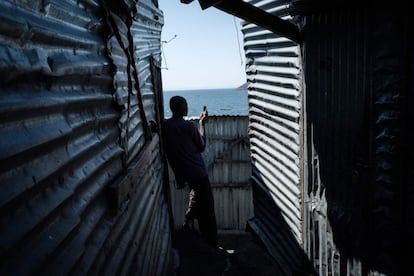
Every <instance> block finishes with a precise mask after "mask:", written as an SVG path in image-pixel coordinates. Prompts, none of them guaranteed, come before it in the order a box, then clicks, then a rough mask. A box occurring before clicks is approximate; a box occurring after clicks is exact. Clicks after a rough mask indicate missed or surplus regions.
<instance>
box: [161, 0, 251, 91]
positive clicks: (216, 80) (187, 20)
mask: <svg viewBox="0 0 414 276" xmlns="http://www.w3.org/2000/svg"><path fill="white" fill-rule="evenodd" d="M158 3H159V8H160V9H161V10H162V11H163V13H164V27H163V29H162V33H161V40H162V41H164V42H163V43H162V51H163V53H162V68H163V69H162V71H161V73H162V81H163V89H164V90H187V89H214V88H237V87H239V86H240V85H242V84H244V83H245V82H246V73H245V58H244V50H243V35H242V33H241V24H240V19H238V18H236V17H234V16H233V15H230V14H227V13H225V12H222V11H220V10H218V9H216V8H214V7H211V8H208V9H205V10H202V9H201V7H200V5H199V3H198V1H197V0H194V1H193V2H192V3H190V4H182V3H181V2H180V0H159V1H158Z"/></svg>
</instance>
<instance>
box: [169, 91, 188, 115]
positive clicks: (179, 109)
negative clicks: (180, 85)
mask: <svg viewBox="0 0 414 276" xmlns="http://www.w3.org/2000/svg"><path fill="white" fill-rule="evenodd" d="M170 108H171V111H172V113H173V117H184V116H187V112H188V106H187V101H186V100H185V99H184V98H183V97H181V96H174V97H172V98H171V99H170Z"/></svg>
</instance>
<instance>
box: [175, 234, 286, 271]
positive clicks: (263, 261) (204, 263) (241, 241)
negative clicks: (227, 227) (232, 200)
mask: <svg viewBox="0 0 414 276" xmlns="http://www.w3.org/2000/svg"><path fill="white" fill-rule="evenodd" d="M218 238H219V249H214V248H212V247H210V246H208V245H207V244H205V243H204V242H203V240H202V239H201V237H200V235H199V233H198V232H189V231H185V230H177V231H175V232H174V233H173V247H174V250H175V253H176V263H177V266H178V267H177V269H176V274H175V275H176V276H190V275H191V276H216V275H219V276H248V275H249V276H250V275H251V276H275V275H282V273H280V270H279V267H278V265H277V263H276V262H275V261H273V259H272V258H271V257H270V256H269V254H268V253H267V251H266V249H265V248H264V247H263V245H262V244H261V242H260V241H259V240H258V239H257V238H256V237H255V236H253V235H252V234H251V233H249V232H234V231H219V235H218Z"/></svg>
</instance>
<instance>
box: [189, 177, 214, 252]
mask: <svg viewBox="0 0 414 276" xmlns="http://www.w3.org/2000/svg"><path fill="white" fill-rule="evenodd" d="M189 186H190V193H189V201H188V209H187V211H186V213H185V217H186V219H187V220H189V219H195V218H197V219H198V225H199V227H200V233H201V235H202V237H203V238H204V239H205V241H206V242H207V243H208V244H210V245H212V246H217V223H216V215H215V213H214V198H213V192H212V190H211V186H210V181H209V179H208V177H207V176H206V177H203V178H201V179H199V180H198V181H196V182H194V183H189Z"/></svg>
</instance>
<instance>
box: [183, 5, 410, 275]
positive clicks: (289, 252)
mask: <svg viewBox="0 0 414 276" xmlns="http://www.w3.org/2000/svg"><path fill="white" fill-rule="evenodd" d="M181 2H191V1H185V0H182V1H181ZM199 3H200V5H201V7H202V8H203V9H205V8H209V7H211V6H214V7H215V8H218V9H220V10H222V11H224V12H227V13H230V14H233V15H235V16H238V17H240V18H242V19H244V23H243V33H244V50H245V54H246V59H247V62H246V63H247V64H246V72H247V78H248V89H249V137H250V150H251V161H252V167H253V172H252V180H253V182H254V183H253V199H254V218H252V219H251V220H249V226H250V228H251V229H252V230H253V231H254V232H256V233H257V234H258V235H259V236H260V237H261V239H262V241H263V242H264V244H265V245H266V246H267V248H268V249H269V252H270V253H271V254H272V255H273V257H274V258H275V260H276V261H277V262H278V263H279V265H280V275H302V274H304V273H308V272H311V269H310V266H309V263H308V261H310V263H311V266H313V267H314V269H315V270H316V273H317V274H318V275H376V274H378V273H384V274H387V275H406V274H403V273H404V272H406V271H412V268H411V264H410V260H411V259H412V256H413V253H412V248H413V241H414V239H413V231H412V228H413V222H414V220H413V215H414V213H413V207H412V204H411V203H412V202H413V185H412V171H413V170H412V169H410V167H409V165H408V164H409V160H410V159H412V157H413V150H412V148H413V147H412V146H411V145H410V142H411V141H413V132H412V127H411V126H410V125H411V123H410V122H412V119H413V111H412V110H413V96H412V94H413V69H412V68H413V64H414V63H413V62H414V60H413V55H412V51H411V47H412V38H413V31H412V28H410V27H409V26H410V25H409V22H410V20H409V19H410V15H409V10H410V9H409V8H408V6H407V4H406V3H405V2H404V1H394V2H392V3H391V2H382V1H362V2H361V1H318V0H281V1H278V0H247V1H234V0H233V1H231V0H222V1H214V0H210V1H207V0H199ZM410 183H411V184H410ZM410 268H411V269H410Z"/></svg>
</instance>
